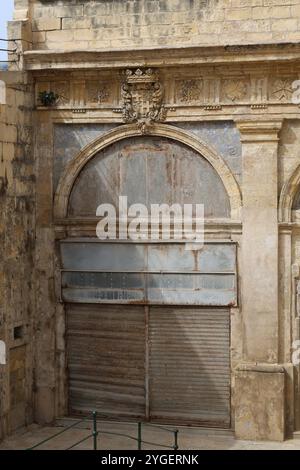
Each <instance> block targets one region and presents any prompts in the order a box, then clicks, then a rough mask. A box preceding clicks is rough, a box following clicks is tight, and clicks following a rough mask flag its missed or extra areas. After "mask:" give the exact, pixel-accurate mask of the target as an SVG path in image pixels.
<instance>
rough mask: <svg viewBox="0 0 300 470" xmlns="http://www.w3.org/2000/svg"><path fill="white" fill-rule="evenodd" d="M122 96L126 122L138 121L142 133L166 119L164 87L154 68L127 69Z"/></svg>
mask: <svg viewBox="0 0 300 470" xmlns="http://www.w3.org/2000/svg"><path fill="white" fill-rule="evenodd" d="M121 97H122V114H123V120H124V122H125V123H133V122H136V123H138V125H139V127H140V129H141V132H142V133H145V132H146V129H147V127H148V126H150V125H152V124H153V123H154V122H162V121H164V120H165V119H166V108H165V106H164V103H163V101H164V88H163V85H162V83H161V82H160V80H159V77H158V74H157V73H156V72H154V71H153V70H152V69H146V70H142V69H137V70H135V71H132V70H126V72H125V80H124V82H123V83H122V86H121Z"/></svg>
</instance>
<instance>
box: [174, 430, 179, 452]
mask: <svg viewBox="0 0 300 470" xmlns="http://www.w3.org/2000/svg"><path fill="white" fill-rule="evenodd" d="M178 448H179V447H178V430H177V429H176V431H174V450H178Z"/></svg>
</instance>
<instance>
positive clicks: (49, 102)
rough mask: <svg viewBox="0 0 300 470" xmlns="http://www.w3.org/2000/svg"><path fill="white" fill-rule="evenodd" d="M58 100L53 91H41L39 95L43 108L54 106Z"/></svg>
mask: <svg viewBox="0 0 300 470" xmlns="http://www.w3.org/2000/svg"><path fill="white" fill-rule="evenodd" d="M57 99H58V95H56V94H55V93H54V92H53V91H41V92H40V93H39V100H40V102H41V103H42V105H43V106H53V105H54V104H55V102H56V100H57Z"/></svg>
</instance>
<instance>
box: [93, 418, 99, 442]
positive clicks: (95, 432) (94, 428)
mask: <svg viewBox="0 0 300 470" xmlns="http://www.w3.org/2000/svg"><path fill="white" fill-rule="evenodd" d="M97 437H98V431H97V411H93V450H97Z"/></svg>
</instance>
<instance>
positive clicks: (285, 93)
mask: <svg viewBox="0 0 300 470" xmlns="http://www.w3.org/2000/svg"><path fill="white" fill-rule="evenodd" d="M292 81H293V80H291V79H290V78H276V79H275V80H274V81H273V83H272V84H271V98H273V99H274V100H275V101H288V100H290V99H291V97H292V93H293V88H292Z"/></svg>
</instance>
